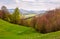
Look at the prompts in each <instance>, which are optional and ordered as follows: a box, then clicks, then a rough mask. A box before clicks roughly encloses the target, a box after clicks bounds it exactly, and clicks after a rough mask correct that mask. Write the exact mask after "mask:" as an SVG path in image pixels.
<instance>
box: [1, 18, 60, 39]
mask: <svg viewBox="0 0 60 39" xmlns="http://www.w3.org/2000/svg"><path fill="white" fill-rule="evenodd" d="M0 39H60V31H57V32H52V33H48V34H41V33H38V32H36V31H35V30H34V29H33V28H30V27H24V26H20V25H15V24H11V23H8V22H6V21H3V20H1V19H0Z"/></svg>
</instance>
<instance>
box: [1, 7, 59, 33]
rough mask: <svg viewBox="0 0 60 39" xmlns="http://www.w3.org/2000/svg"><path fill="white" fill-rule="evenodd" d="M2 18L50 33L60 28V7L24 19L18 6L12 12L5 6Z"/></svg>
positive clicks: (2, 9) (2, 8) (2, 10)
mask: <svg viewBox="0 0 60 39" xmlns="http://www.w3.org/2000/svg"><path fill="white" fill-rule="evenodd" d="M0 18H1V19H3V20H5V21H8V22H10V23H14V24H19V25H25V26H27V27H33V28H34V29H36V30H37V31H38V32H41V33H49V32H55V31H59V30H60V9H54V10H49V11H46V12H45V13H44V14H43V15H42V16H40V15H36V16H34V17H32V18H29V19H24V16H22V14H21V12H20V11H19V9H18V8H16V9H15V10H14V12H13V13H12V14H10V12H9V11H8V9H7V8H6V7H5V6H2V7H1V10H0Z"/></svg>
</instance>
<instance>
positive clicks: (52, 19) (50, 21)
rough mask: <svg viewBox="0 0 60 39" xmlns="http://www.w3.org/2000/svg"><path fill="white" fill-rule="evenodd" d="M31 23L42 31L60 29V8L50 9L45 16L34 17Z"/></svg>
mask: <svg viewBox="0 0 60 39" xmlns="http://www.w3.org/2000/svg"><path fill="white" fill-rule="evenodd" d="M31 23H32V24H33V25H32V26H34V27H35V29H37V30H38V31H39V32H42V33H48V32H54V31H58V30H60V9H55V10H50V11H47V12H46V13H45V14H44V15H43V16H38V17H34V18H33V19H32V22H31ZM34 23H35V24H34Z"/></svg>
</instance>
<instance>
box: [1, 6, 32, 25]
mask: <svg viewBox="0 0 60 39" xmlns="http://www.w3.org/2000/svg"><path fill="white" fill-rule="evenodd" d="M24 17H25V16H24V15H23V14H21V12H20V11H19V9H18V8H16V9H15V10H14V12H13V13H12V14H11V13H10V12H9V10H8V9H7V7H5V6H2V7H1V10H0V18H1V19H3V20H5V21H8V22H10V23H14V24H19V25H25V26H30V25H31V24H30V21H31V19H30V18H29V19H28V18H27V19H26V18H24Z"/></svg>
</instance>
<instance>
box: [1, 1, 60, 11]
mask: <svg viewBox="0 0 60 39" xmlns="http://www.w3.org/2000/svg"><path fill="white" fill-rule="evenodd" d="M3 5H5V6H6V7H7V8H9V9H12V8H16V7H19V8H21V9H25V10H49V9H54V8H57V7H60V0H0V7H1V6H3Z"/></svg>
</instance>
